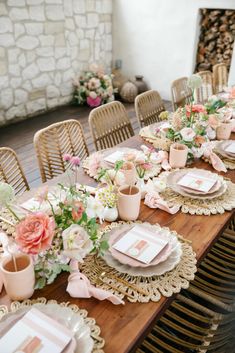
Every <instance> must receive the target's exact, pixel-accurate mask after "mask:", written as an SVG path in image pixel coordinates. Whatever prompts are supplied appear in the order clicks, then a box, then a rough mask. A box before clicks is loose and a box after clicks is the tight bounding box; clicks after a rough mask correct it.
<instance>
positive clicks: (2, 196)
mask: <svg viewBox="0 0 235 353" xmlns="http://www.w3.org/2000/svg"><path fill="white" fill-rule="evenodd" d="M14 197H15V191H14V189H13V187H12V186H11V185H9V184H7V183H0V205H2V206H4V205H6V204H8V203H10V202H11V201H12V200H13V199H14Z"/></svg>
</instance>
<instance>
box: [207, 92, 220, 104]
mask: <svg viewBox="0 0 235 353" xmlns="http://www.w3.org/2000/svg"><path fill="white" fill-rule="evenodd" d="M217 100H218V98H217V96H216V95H214V94H213V95H212V96H210V97H209V98H208V102H210V103H214V102H216V101H217Z"/></svg>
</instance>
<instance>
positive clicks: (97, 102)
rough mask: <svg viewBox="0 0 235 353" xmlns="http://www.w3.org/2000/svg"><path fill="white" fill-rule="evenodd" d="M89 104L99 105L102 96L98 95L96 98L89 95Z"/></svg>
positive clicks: (91, 105) (92, 105)
mask: <svg viewBox="0 0 235 353" xmlns="http://www.w3.org/2000/svg"><path fill="white" fill-rule="evenodd" d="M86 101H87V104H88V105H89V106H90V107H92V108H94V107H98V106H99V105H100V104H101V98H100V97H99V96H97V97H96V98H95V99H93V98H91V97H87V100H86Z"/></svg>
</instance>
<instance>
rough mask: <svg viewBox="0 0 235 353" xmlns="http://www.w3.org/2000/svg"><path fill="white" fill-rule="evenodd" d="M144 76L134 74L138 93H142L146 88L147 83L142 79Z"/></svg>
mask: <svg viewBox="0 0 235 353" xmlns="http://www.w3.org/2000/svg"><path fill="white" fill-rule="evenodd" d="M143 78H144V76H141V75H136V76H135V81H134V84H135V85H136V87H137V90H138V94H140V93H143V92H145V91H147V90H148V87H147V84H146V83H145V82H144V81H143Z"/></svg>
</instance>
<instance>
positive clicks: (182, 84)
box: [171, 77, 192, 111]
mask: <svg viewBox="0 0 235 353" xmlns="http://www.w3.org/2000/svg"><path fill="white" fill-rule="evenodd" d="M187 81H188V78H187V77H181V78H179V79H177V80H175V81H173V82H172V85H171V97H172V108H173V110H174V111H175V110H176V109H177V108H179V107H182V106H184V105H185V104H189V103H190V102H191V101H192V90H191V88H189V87H188V85H187Z"/></svg>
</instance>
